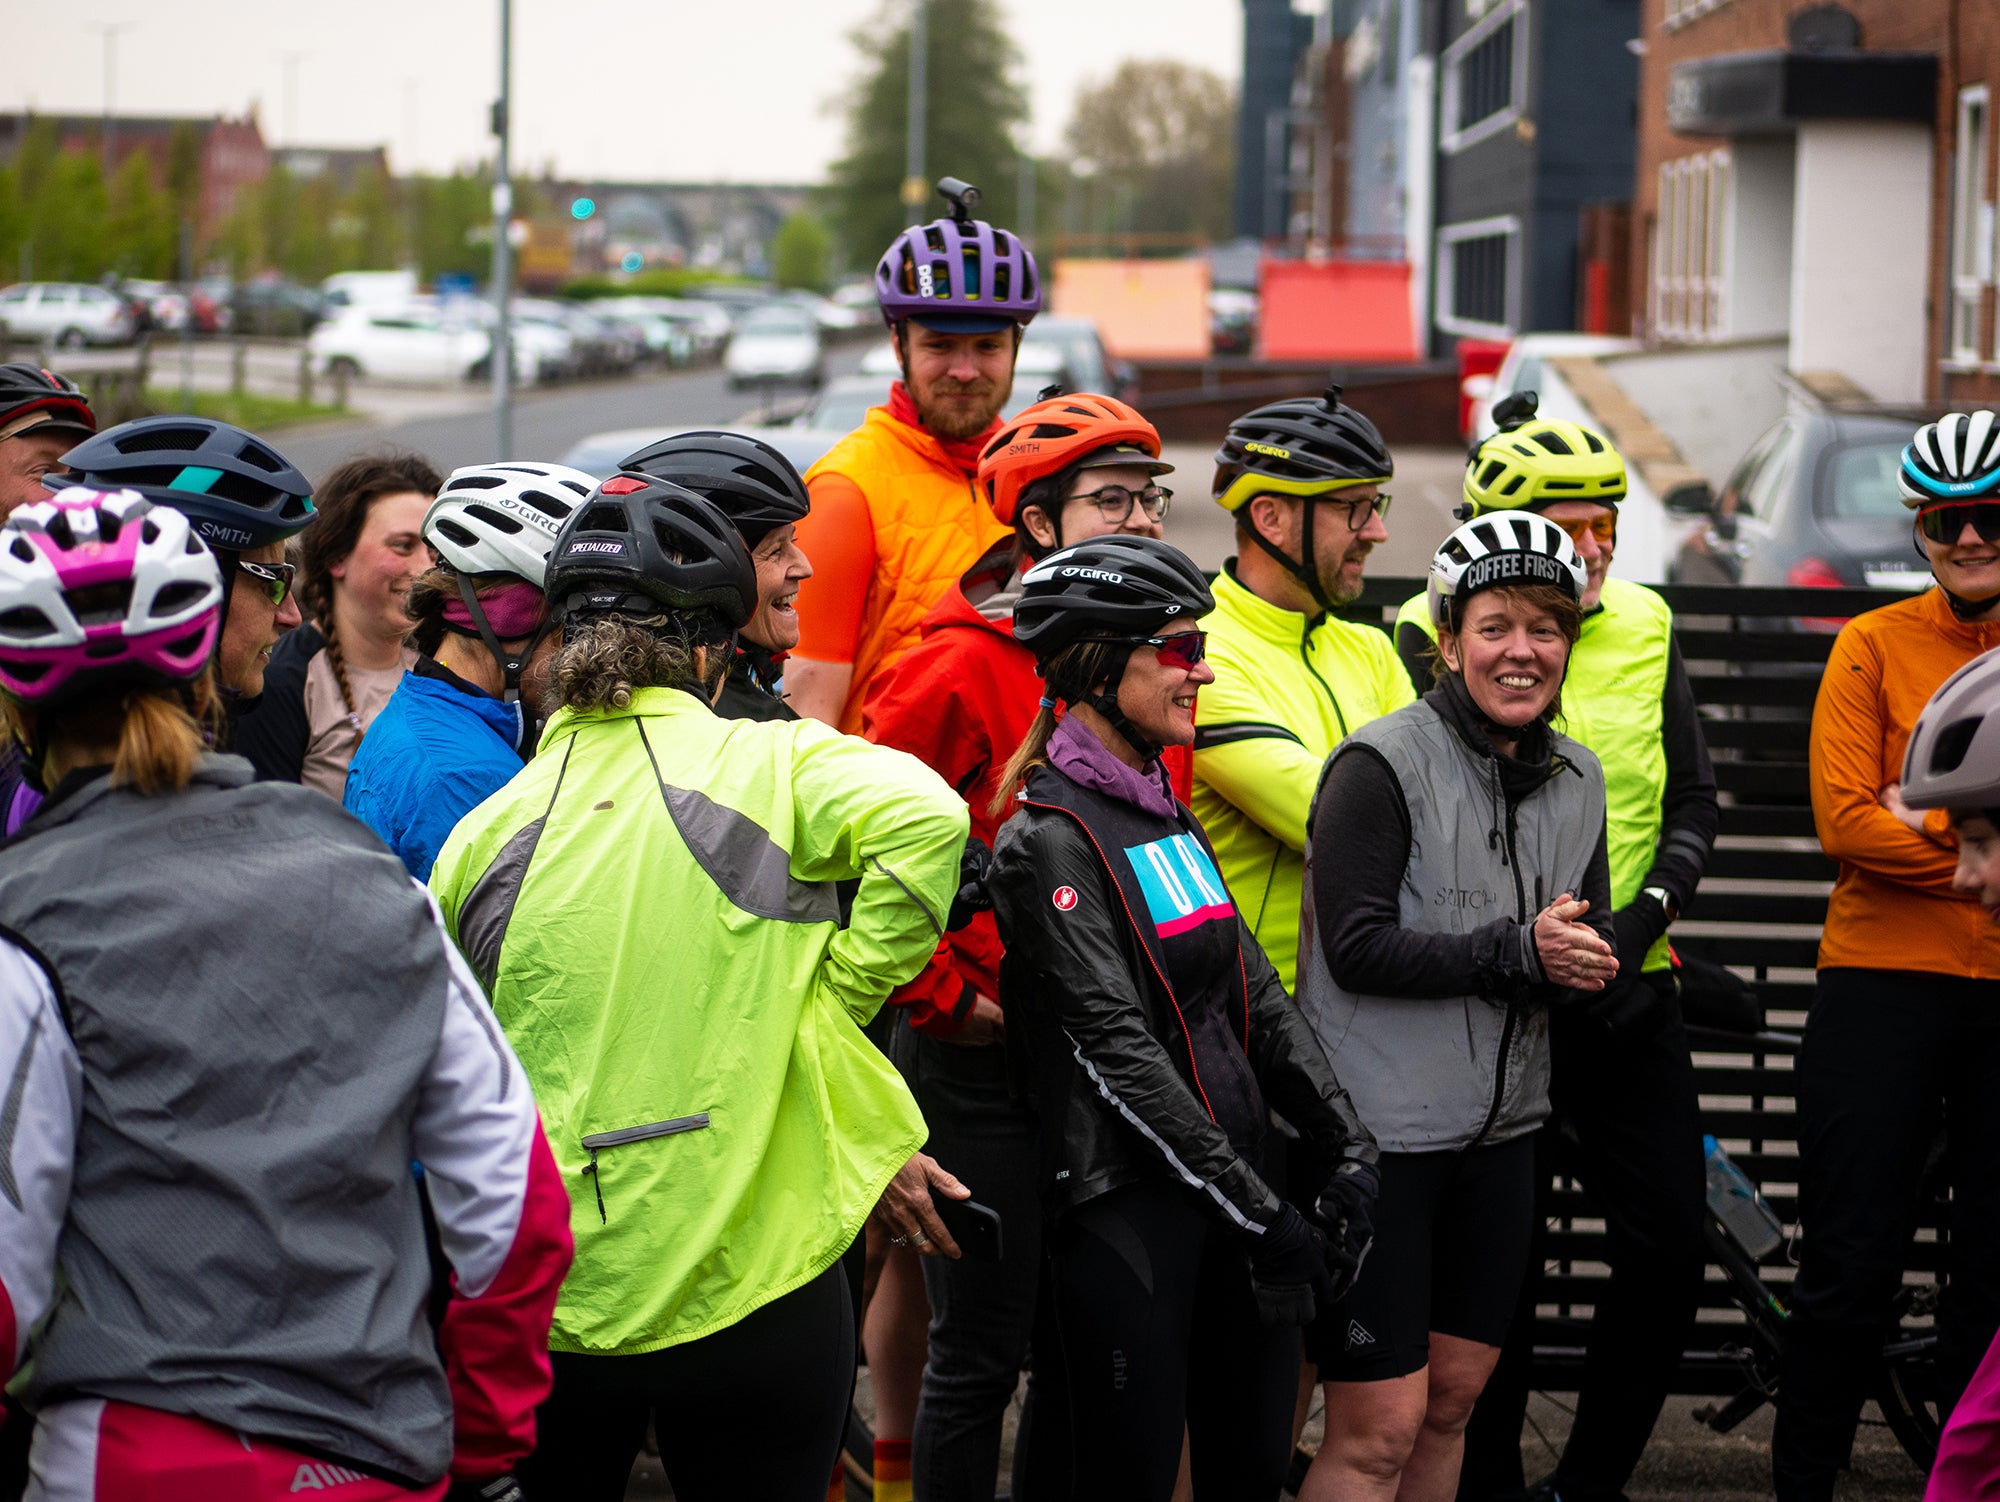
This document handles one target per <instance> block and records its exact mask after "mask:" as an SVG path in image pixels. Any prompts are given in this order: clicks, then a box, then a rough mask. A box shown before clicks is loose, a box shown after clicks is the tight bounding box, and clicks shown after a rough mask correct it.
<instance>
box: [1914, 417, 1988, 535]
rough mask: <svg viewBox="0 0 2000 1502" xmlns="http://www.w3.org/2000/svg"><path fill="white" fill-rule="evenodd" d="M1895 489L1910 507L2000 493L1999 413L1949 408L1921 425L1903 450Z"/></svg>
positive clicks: (1917, 508)
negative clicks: (1936, 418) (1934, 419)
mask: <svg viewBox="0 0 2000 1502" xmlns="http://www.w3.org/2000/svg"><path fill="white" fill-rule="evenodd" d="M1896 489H1897V492H1898V493H1899V494H1900V495H1901V496H1902V497H1903V504H1904V505H1905V506H1908V507H1909V508H1910V509H1911V510H1912V511H1917V510H1921V509H1922V508H1923V507H1926V506H1935V505H1938V504H1939V503H1940V502H1946V501H1985V500H1992V499H1993V498H1994V497H1996V496H2000V416H1997V415H1995V414H1994V413H1992V412H1988V411H1985V410H1983V409H1982V410H1981V411H1978V412H1947V413H1945V415H1944V416H1943V417H1940V418H1939V419H1938V420H1937V421H1936V422H1933V423H1926V424H1924V426H1923V427H1921V428H1918V429H1917V435H1916V437H1914V438H1912V439H1911V440H1910V443H1909V446H1908V447H1907V448H1905V449H1904V450H1903V462H1902V464H1901V465H1899V466H1898V467H1897V470H1896Z"/></svg>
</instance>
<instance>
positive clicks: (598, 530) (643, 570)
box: [545, 474, 757, 631]
mask: <svg viewBox="0 0 2000 1502" xmlns="http://www.w3.org/2000/svg"><path fill="white" fill-rule="evenodd" d="M545 592H546V593H547V595H548V598H549V601H550V603H551V604H552V605H553V606H554V607H555V610H556V612H557V614H559V615H571V614H577V613H600V612H607V611H610V612H617V613H620V614H626V615H631V614H645V615H652V614H657V613H659V612H660V611H661V610H662V609H664V610H677V611H689V612H692V611H700V610H706V611H712V612H714V613H715V615H717V616H718V617H719V618H720V619H721V620H722V621H724V622H725V623H727V625H728V626H729V628H730V629H731V630H732V631H738V630H741V629H742V628H743V626H744V625H745V624H746V623H747V622H748V621H749V619H750V617H751V615H752V614H754V613H755V612H756V609H757V568H756V565H755V564H753V563H752V562H751V561H750V550H749V548H747V547H745V546H744V543H743V536H742V534H741V533H740V532H738V531H737V530H736V527H735V525H734V524H733V523H731V521H730V520H729V518H728V517H726V516H724V515H723V514H722V512H721V511H719V510H718V509H717V508H716V507H714V506H712V505H711V504H709V502H707V501H705V500H703V499H702V498H701V497H700V496H698V495H696V494H695V493H694V492H693V491H691V490H687V489H684V488H682V487H681V486H679V485H674V484H670V483H669V482H667V481H665V480H658V479H655V478H653V477H652V476H650V475H637V474H620V475H613V476H612V477H611V478H610V479H608V480H606V481H605V482H604V483H603V484H602V485H600V486H598V487H597V489H596V490H594V491H592V492H591V493H590V496H589V498H588V499H587V500H585V501H584V502H583V503H582V504H581V505H580V506H578V507H577V508H576V510H574V511H572V512H571V513H570V516H569V520H568V521H567V522H565V523H563V529H562V531H561V532H560V533H559V534H557V537H556V542H555V547H554V548H553V549H552V550H551V551H550V553H549V571H548V583H547V585H546V588H545Z"/></svg>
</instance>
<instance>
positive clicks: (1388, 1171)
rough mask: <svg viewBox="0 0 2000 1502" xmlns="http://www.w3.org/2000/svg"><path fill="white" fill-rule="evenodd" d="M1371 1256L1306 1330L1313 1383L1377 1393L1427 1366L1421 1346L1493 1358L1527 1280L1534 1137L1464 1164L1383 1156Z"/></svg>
mask: <svg viewBox="0 0 2000 1502" xmlns="http://www.w3.org/2000/svg"><path fill="white" fill-rule="evenodd" d="M1378 1166H1379V1170H1380V1172H1381V1175H1382V1197H1381V1199H1379V1200H1378V1201H1376V1205H1375V1245H1374V1247H1373V1248H1372V1249H1371V1250H1370V1251H1369V1253H1368V1260H1367V1261H1366V1262H1365V1263H1363V1264H1362V1268H1361V1278H1360V1281H1359V1282H1357V1283H1356V1284H1355V1285H1354V1291H1353V1292H1352V1293H1350V1294H1349V1295H1348V1296H1347V1297H1346V1298H1345V1299H1344V1300H1342V1301H1341V1302H1340V1303H1338V1304H1336V1305H1335V1306H1334V1307H1333V1308H1332V1309H1330V1310H1328V1311H1327V1312H1325V1313H1324V1314H1322V1315H1320V1317H1319V1318H1318V1319H1316V1320H1314V1321H1313V1323H1312V1324H1311V1325H1310V1326H1309V1327H1307V1330H1306V1359H1307V1360H1308V1361H1311V1362H1313V1363H1314V1364H1315V1365H1317V1366H1318V1367H1319V1375H1320V1380H1321V1381H1322V1382H1383V1381H1387V1380H1388V1379H1390V1378H1392V1377H1407V1376H1408V1375H1409V1374H1410V1373H1412V1372H1416V1371H1421V1370H1423V1368H1424V1367H1425V1366H1427V1365H1428V1364H1429V1362H1430V1337H1431V1332H1432V1331H1436V1332H1437V1333H1438V1334H1440V1335H1456V1336H1458V1337H1459V1338H1460V1339H1462V1340H1476V1341H1478V1342H1479V1343H1480V1344H1481V1345H1488V1346H1497V1345H1500V1344H1502V1343H1503V1342H1504V1341H1505V1340H1506V1338H1507V1325H1508V1322H1509V1320H1510V1319H1511V1318H1512V1316H1513V1313H1514V1306H1515V1303H1516V1301H1517V1300H1518V1299H1519V1298H1520V1294H1521V1282H1522V1280H1523V1279H1524V1278H1526V1277H1527V1275H1528V1256H1529V1250H1530V1244H1531V1242H1532V1239H1533V1235H1534V1228H1535V1138H1534V1134H1533V1133H1529V1134H1528V1135H1527V1136H1525V1137H1516V1138H1515V1139H1514V1140H1513V1141H1512V1142H1503V1143H1501V1144H1499V1145H1498V1146H1497V1147H1475V1148H1472V1149H1469V1150H1467V1151H1465V1152H1437V1153H1384V1154H1382V1160H1381V1163H1380V1164H1379V1165H1378Z"/></svg>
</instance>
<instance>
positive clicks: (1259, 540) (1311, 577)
mask: <svg viewBox="0 0 2000 1502" xmlns="http://www.w3.org/2000/svg"><path fill="white" fill-rule="evenodd" d="M1267 494H1268V492H1267ZM1296 499H1297V500H1299V501H1301V502H1303V503H1304V507H1305V517H1304V520H1303V521H1301V523H1300V524H1299V551H1300V553H1301V554H1302V555H1303V557H1304V560H1305V561H1303V562H1301V561H1300V559H1298V558H1294V557H1293V556H1292V555H1291V554H1290V553H1287V552H1286V551H1285V550H1284V549H1283V548H1281V547H1279V546H1278V545H1277V544H1276V543H1275V542H1273V541H1271V539H1270V538H1268V537H1266V536H1265V535H1264V534H1263V533H1262V532H1260V531H1258V530H1257V524H1256V523H1255V522H1254V521H1253V522H1251V523H1250V525H1249V526H1248V527H1246V528H1245V529H1244V530H1245V531H1246V532H1248V533H1249V534H1250V540H1251V541H1252V542H1254V543H1256V544H1257V546H1258V547H1260V548H1262V549H1263V550H1264V551H1265V552H1266V553H1268V554H1270V555H1271V557H1273V558H1274V559H1276V560H1277V561H1278V562H1279V563H1281V564H1283V565H1284V568H1285V572H1286V573H1288V574H1290V575H1291V576H1292V577H1293V578H1294V579H1296V580H1298V581H1299V583H1300V584H1302V585H1304V586H1305V590H1306V593H1307V594H1309V595H1311V596H1312V597H1313V603H1314V604H1316V605H1318V606H1319V608H1320V613H1321V614H1322V615H1324V614H1328V613H1330V612H1331V611H1332V609H1333V601H1331V600H1329V599H1328V598H1327V597H1326V586H1325V585H1324V584H1322V583H1320V578H1319V570H1318V569H1317V568H1316V567H1314V566H1313V561H1312V560H1313V514H1314V513H1315V512H1316V511H1317V510H1318V509H1319V505H1318V497H1316V496H1309V495H1308V496H1298V497H1296ZM1255 500H1256V497H1254V496H1253V497H1251V501H1250V502H1246V503H1245V504H1251V503H1254V501H1255Z"/></svg>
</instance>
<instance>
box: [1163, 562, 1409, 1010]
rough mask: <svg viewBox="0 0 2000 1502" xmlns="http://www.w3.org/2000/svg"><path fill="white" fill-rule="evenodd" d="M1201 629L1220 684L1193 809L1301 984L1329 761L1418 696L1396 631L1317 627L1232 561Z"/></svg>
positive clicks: (1201, 711) (1284, 968)
mask: <svg viewBox="0 0 2000 1502" xmlns="http://www.w3.org/2000/svg"><path fill="white" fill-rule="evenodd" d="M1231 562H1234V560H1231ZM1201 624H1202V626H1203V627H1204V628H1205V629H1206V630H1207V632H1208V660H1209V662H1210V663H1211V664H1213V665H1214V668H1215V682H1213V683H1211V684H1210V685H1208V686H1207V687H1206V688H1204V689H1203V690H1202V691H1201V697H1200V699H1199V700H1197V701H1196V704H1195V739H1194V812H1195V816H1196V817H1197V818H1199V819H1200V820H1201V822H1202V827H1203V828H1204V829H1206V830H1207V831H1208V837H1209V840H1210V841H1211V842H1212V843H1213V844H1214V846H1215V854H1216V858H1217V860H1218V861H1219V863H1220V864H1221V867H1222V879H1223V880H1224V881H1225V882H1227V883H1228V885H1229V891H1230V895H1231V896H1232V897H1234V898H1235V899H1236V906H1237V908H1238V909H1239V910H1240V911H1241V912H1242V914H1243V916H1244V918H1245V920H1246V921H1248V923H1249V924H1250V928H1251V931H1252V932H1253V933H1255V934H1256V936H1257V942H1258V943H1259V944H1261V945H1263V947H1264V953H1265V954H1267V955H1269V956H1270V958H1271V964H1272V965H1273V966H1274V967H1275V968H1276V970H1277V972H1278V976H1279V978H1280V979H1281V980H1283V981H1284V983H1285V989H1286V990H1287V991H1288V992H1289V991H1295V990H1296V981H1297V970H1298V958H1299V904H1300V902H1301V901H1302V900H1303V896H1304V886H1305V848H1306V816H1307V815H1308V814H1309V813H1311V812H1312V799H1313V793H1314V791H1315V790H1316V789H1317V788H1318V787H1319V774H1320V768H1321V767H1322V766H1324V765H1325V764H1326V759H1327V757H1328V756H1329V755H1330V754H1332V751H1333V748H1334V747H1335V746H1337V745H1338V744H1339V743H1340V742H1341V740H1342V739H1344V738H1345V737H1346V736H1347V734H1348V732H1350V731H1353V730H1358V729H1359V728H1360V727H1361V726H1363V725H1365V724H1367V723H1368V722H1369V721H1370V720H1373V719H1378V718H1380V717H1381V716H1383V715H1385V714H1389V713H1390V712H1392V711H1394V710H1398V709H1401V708H1402V707H1403V706H1404V705H1405V704H1408V703H1410V702H1411V701H1413V700H1414V699H1415V698H1416V692H1415V690H1413V689H1412V688H1411V687H1410V675H1409V674H1408V673H1406V672H1405V671H1404V670H1403V664H1402V661H1401V660H1400V659H1399V658H1398V657H1397V656H1396V648H1395V644H1394V643H1393V642H1391V641H1390V640H1389V638H1388V636H1387V634H1385V633H1384V632H1381V631H1378V630H1377V629H1375V628H1374V627H1373V626H1357V625H1353V624H1352V623H1350V622H1347V621H1342V620H1335V619H1333V618H1331V617H1327V618H1324V619H1321V620H1320V621H1319V622H1318V624H1317V625H1315V624H1314V623H1313V622H1312V620H1311V619H1309V618H1308V617H1306V616H1303V615H1300V614H1299V613H1298V612H1297V611H1292V610H1280V609H1279V608H1278V607H1277V606H1276V605H1272V604H1270V603H1269V602H1268V601H1265V600H1263V599H1261V598H1259V597H1258V596H1257V595H1254V594H1252V593H1251V592H1250V591H1249V590H1247V589H1245V588H1244V587H1243V586H1242V585H1241V584H1238V583H1237V582H1236V577H1235V575H1234V574H1233V573H1232V572H1231V571H1230V569H1229V567H1228V566H1226V565H1225V566H1224V568H1223V570H1222V572H1221V573H1219V574H1218V575H1216V578H1215V609H1214V610H1212V611H1211V612H1209V614H1207V615H1205V616H1203V617H1202V621H1201Z"/></svg>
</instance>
